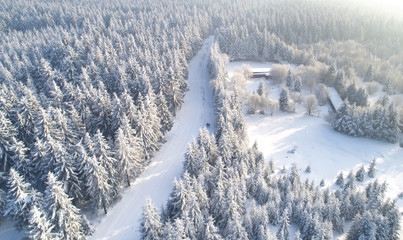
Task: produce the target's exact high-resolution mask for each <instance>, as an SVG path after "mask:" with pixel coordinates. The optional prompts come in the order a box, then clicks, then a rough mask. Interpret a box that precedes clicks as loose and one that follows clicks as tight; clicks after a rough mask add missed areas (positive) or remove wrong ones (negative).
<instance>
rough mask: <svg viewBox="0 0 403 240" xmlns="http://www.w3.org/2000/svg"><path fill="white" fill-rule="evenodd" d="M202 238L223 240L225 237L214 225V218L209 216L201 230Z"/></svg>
mask: <svg viewBox="0 0 403 240" xmlns="http://www.w3.org/2000/svg"><path fill="white" fill-rule="evenodd" d="M200 239H205V240H222V239H223V238H222V237H221V235H220V234H219V229H218V228H217V227H216V226H215V225H214V219H213V218H212V217H211V216H209V217H208V218H207V219H206V222H205V224H204V227H203V231H202V232H201V235H200Z"/></svg>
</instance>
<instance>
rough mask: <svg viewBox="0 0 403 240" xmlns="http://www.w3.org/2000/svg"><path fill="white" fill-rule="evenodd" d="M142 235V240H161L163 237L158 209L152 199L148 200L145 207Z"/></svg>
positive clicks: (141, 226)
mask: <svg viewBox="0 0 403 240" xmlns="http://www.w3.org/2000/svg"><path fill="white" fill-rule="evenodd" d="M140 233H141V237H140V239H142V240H153V239H161V237H162V223H161V220H160V217H159V215H158V213H157V209H156V207H155V206H154V205H153V204H152V203H151V199H147V200H146V203H145V205H144V207H143V214H142V218H141V223H140Z"/></svg>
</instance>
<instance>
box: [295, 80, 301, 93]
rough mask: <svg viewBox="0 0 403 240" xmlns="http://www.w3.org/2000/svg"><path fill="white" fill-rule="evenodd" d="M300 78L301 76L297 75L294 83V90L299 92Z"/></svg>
mask: <svg viewBox="0 0 403 240" xmlns="http://www.w3.org/2000/svg"><path fill="white" fill-rule="evenodd" d="M301 86H302V80H301V77H297V80H295V83H294V91H296V92H301Z"/></svg>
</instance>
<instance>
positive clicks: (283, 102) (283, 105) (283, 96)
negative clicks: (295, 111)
mask: <svg viewBox="0 0 403 240" xmlns="http://www.w3.org/2000/svg"><path fill="white" fill-rule="evenodd" d="M279 105H280V110H282V111H285V112H287V111H288V110H289V105H288V91H287V89H285V88H283V89H282V90H281V93H280V99H279Z"/></svg>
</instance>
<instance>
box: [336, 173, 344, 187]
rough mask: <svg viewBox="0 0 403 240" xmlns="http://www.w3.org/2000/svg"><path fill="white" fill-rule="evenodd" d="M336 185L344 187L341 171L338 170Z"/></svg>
mask: <svg viewBox="0 0 403 240" xmlns="http://www.w3.org/2000/svg"><path fill="white" fill-rule="evenodd" d="M336 185H337V186H339V187H344V176H343V172H340V173H339V175H337V180H336Z"/></svg>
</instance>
